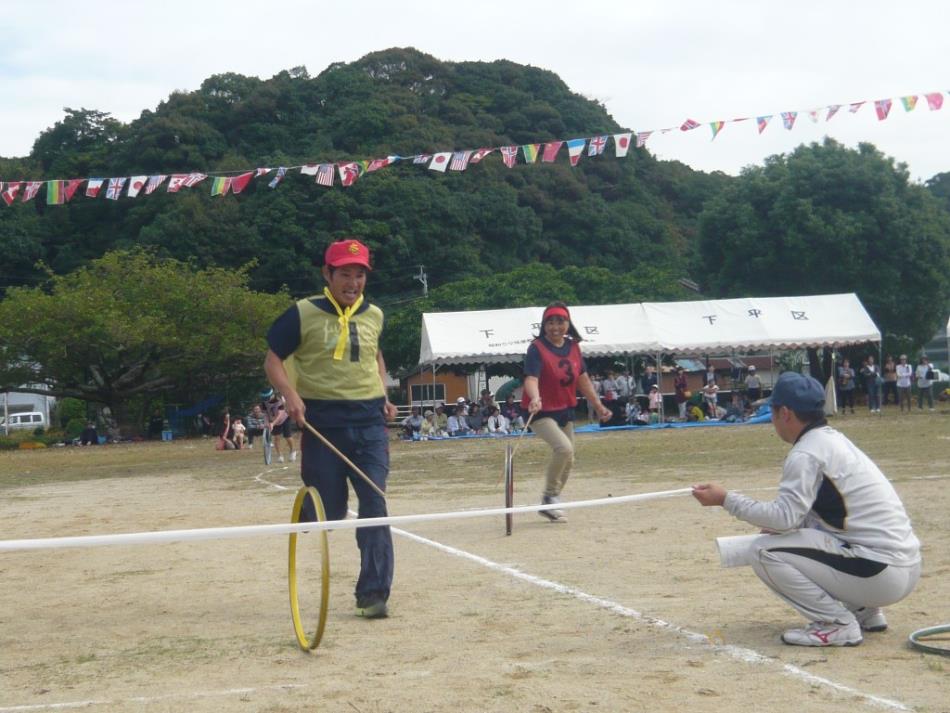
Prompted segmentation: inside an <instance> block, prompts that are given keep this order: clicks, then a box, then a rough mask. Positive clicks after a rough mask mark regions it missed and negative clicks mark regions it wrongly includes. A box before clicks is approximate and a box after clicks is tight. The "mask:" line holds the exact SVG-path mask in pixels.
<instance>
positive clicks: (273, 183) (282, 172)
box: [267, 164, 333, 188]
mask: <svg viewBox="0 0 950 713" xmlns="http://www.w3.org/2000/svg"><path fill="white" fill-rule="evenodd" d="M330 165H331V166H332V165H333V164H330ZM286 175H287V169H286V168H284V167H283V166H281V167H280V168H278V169H277V173H276V174H274V177H273V178H272V179H270V183H268V184H267V187H268V188H277V186H278V185H279V184H280V182H281V181H283V180H284V176H286Z"/></svg>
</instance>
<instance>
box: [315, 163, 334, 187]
mask: <svg viewBox="0 0 950 713" xmlns="http://www.w3.org/2000/svg"><path fill="white" fill-rule="evenodd" d="M317 183H319V184H320V185H321V186H332V185H333V164H332V163H321V164H320V167H319V168H317Z"/></svg>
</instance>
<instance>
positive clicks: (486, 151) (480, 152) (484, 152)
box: [469, 148, 495, 163]
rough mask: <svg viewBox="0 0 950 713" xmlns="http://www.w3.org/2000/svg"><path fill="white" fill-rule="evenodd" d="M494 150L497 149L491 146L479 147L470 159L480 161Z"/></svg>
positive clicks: (470, 161)
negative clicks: (490, 147)
mask: <svg viewBox="0 0 950 713" xmlns="http://www.w3.org/2000/svg"><path fill="white" fill-rule="evenodd" d="M494 150H495V149H489V148H483V149H478V150H477V151H475V152H474V153H473V154H472V158H471V159H469V163H478V162H479V161H481V160H482V159H483V158H485V157H486V156H487V155H488V154H490V153H491V152H492V151H494Z"/></svg>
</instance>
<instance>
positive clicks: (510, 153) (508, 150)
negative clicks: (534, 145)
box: [499, 146, 518, 168]
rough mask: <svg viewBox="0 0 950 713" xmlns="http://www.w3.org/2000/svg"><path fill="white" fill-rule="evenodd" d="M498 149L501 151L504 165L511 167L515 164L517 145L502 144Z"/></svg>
mask: <svg viewBox="0 0 950 713" xmlns="http://www.w3.org/2000/svg"><path fill="white" fill-rule="evenodd" d="M499 151H501V160H502V161H504V162H505V165H506V166H507V167H508V168H511V167H513V166H514V165H515V161H517V160H518V147H517V146H502V147H501V148H500V149H499Z"/></svg>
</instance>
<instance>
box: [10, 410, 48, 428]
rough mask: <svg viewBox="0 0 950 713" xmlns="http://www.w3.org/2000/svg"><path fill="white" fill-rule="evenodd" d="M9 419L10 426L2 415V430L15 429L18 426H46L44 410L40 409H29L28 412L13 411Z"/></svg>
mask: <svg viewBox="0 0 950 713" xmlns="http://www.w3.org/2000/svg"><path fill="white" fill-rule="evenodd" d="M7 421H9V426H8V425H7V423H6V422H4V420H3V416H0V431H3V430H4V429H6V428H9V429H10V430H11V431H14V430H16V429H18V428H29V429H31V430H32V429H36V428H46V419H45V418H44V417H43V414H42V412H40V411H27V412H26V413H11V414H9V416H8V417H7Z"/></svg>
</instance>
